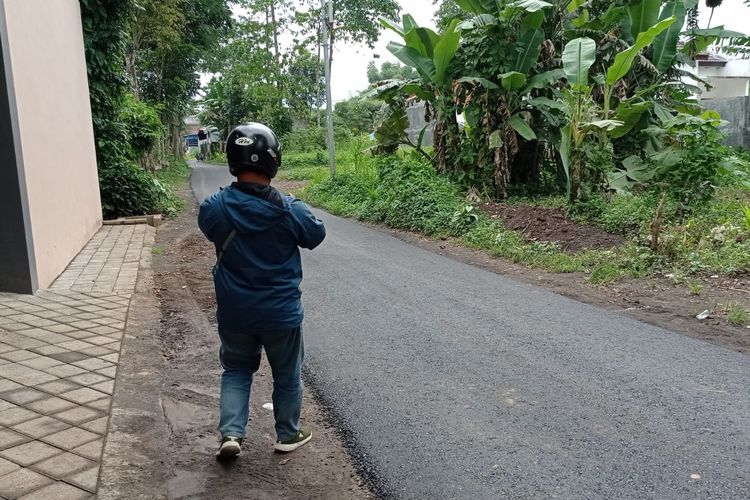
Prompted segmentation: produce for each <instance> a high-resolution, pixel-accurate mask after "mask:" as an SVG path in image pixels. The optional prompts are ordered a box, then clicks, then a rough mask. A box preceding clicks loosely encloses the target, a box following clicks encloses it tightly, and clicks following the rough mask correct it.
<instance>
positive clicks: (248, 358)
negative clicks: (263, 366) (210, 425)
mask: <svg viewBox="0 0 750 500" xmlns="http://www.w3.org/2000/svg"><path fill="white" fill-rule="evenodd" d="M219 336H220V337H221V349H220V351H219V358H220V360H221V365H222V366H223V367H224V373H223V374H222V376H221V403H220V405H221V417H220V421H219V432H220V433H221V435H222V437H225V436H233V437H238V438H244V437H245V427H246V426H247V419H248V411H249V405H250V386H251V385H252V383H253V374H254V373H255V372H256V371H258V367H259V366H260V357H261V350H262V349H265V351H266V357H267V358H268V362H269V364H270V365H271V373H272V375H273V396H272V399H273V415H274V418H275V419H276V437H277V439H278V440H279V441H287V440H289V439H292V438H294V437H296V436H297V433H298V432H299V415H300V411H301V410H302V388H303V387H302V358H303V357H304V352H305V346H304V342H303V340H302V327H297V328H294V329H291V330H285V331H280V332H270V333H269V332H264V333H259V334H237V333H229V332H222V331H221V330H220V331H219Z"/></svg>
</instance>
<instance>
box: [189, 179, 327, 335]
mask: <svg viewBox="0 0 750 500" xmlns="http://www.w3.org/2000/svg"><path fill="white" fill-rule="evenodd" d="M274 194H276V193H274ZM277 199H278V194H277ZM280 204H282V205H283V206H281V207H280V206H278V205H276V204H274V203H272V202H271V201H267V200H266V199H263V198H260V197H258V196H253V195H251V194H247V193H245V192H243V191H241V190H240V189H238V188H236V187H233V186H228V187H226V188H224V189H223V190H222V191H219V192H218V193H215V194H213V195H212V196H210V197H209V198H208V199H206V201H204V202H203V203H202V204H201V207H200V213H199V215H198V225H199V226H200V228H201V231H203V233H204V234H205V235H206V237H207V238H208V239H209V240H210V241H212V242H213V243H214V245H215V246H216V252H217V255H218V254H219V252H220V249H221V247H222V245H223V244H224V242H225V241H226V240H227V238H228V237H229V236H230V234H231V233H232V230H233V229H236V231H237V232H236V236H235V237H234V238H233V239H232V240H231V242H230V244H229V246H228V247H227V249H226V251H225V252H224V256H223V257H222V260H221V263H220V264H219V265H218V266H217V270H216V273H215V274H214V285H215V287H216V302H217V305H218V309H217V319H218V321H219V328H220V329H221V330H222V331H223V332H227V333H242V334H244V333H255V332H270V331H277V330H286V329H289V328H296V327H298V326H299V325H300V324H301V323H302V318H303V315H304V313H303V309H302V302H301V300H300V299H301V296H302V292H301V291H300V288H299V286H300V283H301V281H302V261H301V259H300V253H299V248H298V247H302V248H308V249H310V250H312V249H313V248H315V247H317V246H318V245H320V243H321V242H322V241H323V239H324V238H325V235H326V231H325V226H324V225H323V222H322V221H320V220H318V219H317V218H316V217H315V216H314V215H313V214H312V212H311V211H310V209H309V208H308V207H307V205H305V204H304V203H303V202H302V201H300V200H298V199H296V198H294V197H293V196H291V195H290V196H282V197H281V203H280Z"/></svg>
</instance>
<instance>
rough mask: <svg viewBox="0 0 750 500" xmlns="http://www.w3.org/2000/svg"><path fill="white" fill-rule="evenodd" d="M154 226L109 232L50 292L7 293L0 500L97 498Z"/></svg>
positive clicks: (0, 387)
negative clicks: (135, 296)
mask: <svg viewBox="0 0 750 500" xmlns="http://www.w3.org/2000/svg"><path fill="white" fill-rule="evenodd" d="M153 238H154V230H153V228H151V227H148V226H145V225H138V226H109V227H108V226H105V227H103V228H102V229H101V230H100V231H99V232H98V233H97V234H96V235H95V236H94V237H93V238H92V239H91V241H90V242H89V244H88V245H87V246H86V248H85V249H84V250H82V251H81V253H80V254H79V255H78V256H77V257H76V259H75V260H74V261H73V262H72V263H71V264H70V266H69V267H68V269H67V270H66V271H65V272H64V273H63V274H62V275H61V276H60V277H59V278H58V280H57V281H56V282H55V283H54V284H53V285H52V286H51V287H50V288H49V289H47V290H41V291H39V292H38V293H37V294H36V295H33V296H31V295H14V294H0V497H2V498H8V499H11V498H24V499H48V498H61V499H75V498H90V497H92V496H93V495H94V494H95V493H96V487H97V481H98V477H99V466H100V459H101V455H102V449H103V446H104V439H105V437H106V432H107V426H108V422H109V413H110V406H111V402H112V393H113V389H114V383H115V375H116V372H117V364H118V362H119V358H120V348H121V344H122V339H123V334H124V330H125V321H126V319H127V313H128V307H129V304H130V298H131V295H132V293H133V291H134V289H135V282H136V278H137V274H138V266H139V263H140V261H141V257H142V253H143V252H148V251H150V247H151V245H152V243H153Z"/></svg>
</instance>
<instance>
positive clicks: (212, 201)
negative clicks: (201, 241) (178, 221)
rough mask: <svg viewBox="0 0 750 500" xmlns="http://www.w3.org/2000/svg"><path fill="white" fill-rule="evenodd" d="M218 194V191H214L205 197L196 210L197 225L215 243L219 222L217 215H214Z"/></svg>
mask: <svg viewBox="0 0 750 500" xmlns="http://www.w3.org/2000/svg"><path fill="white" fill-rule="evenodd" d="M218 196H219V193H215V194H213V195H211V196H209V197H208V198H206V200H205V201H204V202H203V203H201V206H200V209H199V210H198V227H199V228H200V229H201V231H203V234H205V235H206V238H208V240H209V241H211V242H214V243H216V239H217V237H218V234H217V233H218V232H219V231H218V230H219V223H220V221H219V219H218V217H216V209H217V197H218Z"/></svg>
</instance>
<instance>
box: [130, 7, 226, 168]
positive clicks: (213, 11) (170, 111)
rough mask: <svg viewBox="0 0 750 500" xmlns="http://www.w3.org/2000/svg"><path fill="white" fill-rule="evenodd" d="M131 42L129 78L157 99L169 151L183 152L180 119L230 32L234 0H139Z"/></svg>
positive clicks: (149, 97)
mask: <svg viewBox="0 0 750 500" xmlns="http://www.w3.org/2000/svg"><path fill="white" fill-rule="evenodd" d="M140 2H141V7H142V8H141V10H140V11H139V13H138V14H137V15H136V21H135V23H134V24H133V32H134V35H137V36H135V37H134V38H133V40H132V41H131V45H130V50H129V52H130V53H131V57H130V58H131V59H132V63H131V64H130V66H131V68H132V69H131V71H130V75H131V79H132V80H133V81H134V85H133V87H134V90H137V92H138V95H139V96H140V98H142V99H144V100H145V101H147V102H149V103H152V104H158V105H160V107H161V110H162V121H163V122H164V124H165V125H166V126H167V129H168V134H167V142H166V144H165V148H164V149H165V152H171V153H174V154H177V155H179V154H181V151H182V139H181V131H182V127H183V125H182V123H183V119H184V117H185V116H186V114H188V112H189V111H190V108H191V105H192V98H193V96H195V94H196V93H197V91H198V90H199V89H200V72H201V71H202V70H204V69H206V67H207V61H208V60H209V59H210V58H211V55H212V53H213V52H214V51H215V50H217V49H218V47H219V44H220V42H221V40H222V39H223V38H224V37H225V36H226V35H227V34H228V32H229V28H230V26H231V24H232V13H231V8H230V7H231V5H232V4H233V3H235V2H234V0H140Z"/></svg>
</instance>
